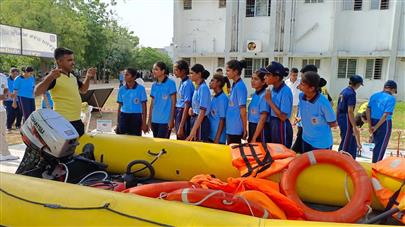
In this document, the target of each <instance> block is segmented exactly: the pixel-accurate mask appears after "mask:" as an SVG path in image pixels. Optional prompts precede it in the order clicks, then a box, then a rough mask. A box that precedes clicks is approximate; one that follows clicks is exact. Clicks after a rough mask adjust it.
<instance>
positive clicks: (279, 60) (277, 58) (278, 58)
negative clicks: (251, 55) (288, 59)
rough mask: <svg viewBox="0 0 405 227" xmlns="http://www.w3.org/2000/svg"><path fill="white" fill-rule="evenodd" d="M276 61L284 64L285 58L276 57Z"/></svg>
mask: <svg viewBox="0 0 405 227" xmlns="http://www.w3.org/2000/svg"><path fill="white" fill-rule="evenodd" d="M274 61H276V62H278V63H280V64H283V57H274Z"/></svg>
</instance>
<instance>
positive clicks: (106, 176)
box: [78, 171, 108, 184]
mask: <svg viewBox="0 0 405 227" xmlns="http://www.w3.org/2000/svg"><path fill="white" fill-rule="evenodd" d="M97 173H102V174H104V178H103V179H102V181H105V180H106V179H107V178H108V173H106V172H105V171H94V172H91V173H89V174H87V175H86V176H85V177H83V178H82V179H81V180H80V181H79V183H78V184H81V183H83V182H84V181H85V180H86V178H88V177H90V176H92V175H94V174H97Z"/></svg>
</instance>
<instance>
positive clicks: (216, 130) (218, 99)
mask: <svg viewBox="0 0 405 227" xmlns="http://www.w3.org/2000/svg"><path fill="white" fill-rule="evenodd" d="M224 85H225V77H224V76H223V75H222V74H219V73H217V74H215V75H214V77H213V78H212V79H211V82H210V88H211V89H212V90H213V91H214V97H213V98H212V100H211V106H210V113H209V115H208V119H209V121H210V138H209V140H210V142H213V143H220V144H225V142H226V134H225V116H226V109H227V108H228V102H229V101H228V96H226V94H225V92H224V91H223V87H224Z"/></svg>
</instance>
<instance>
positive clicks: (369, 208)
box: [345, 152, 373, 222]
mask: <svg viewBox="0 0 405 227" xmlns="http://www.w3.org/2000/svg"><path fill="white" fill-rule="evenodd" d="M346 153H347V152H346ZM349 155H350V154H349ZM350 156H351V155H350ZM345 196H346V199H347V201H349V202H350V200H351V199H350V195H349V181H348V177H347V174H346V176H345ZM366 206H367V213H366V215H365V219H366V222H367V221H368V216H369V215H370V214H371V212H373V208H372V207H371V206H370V205H366Z"/></svg>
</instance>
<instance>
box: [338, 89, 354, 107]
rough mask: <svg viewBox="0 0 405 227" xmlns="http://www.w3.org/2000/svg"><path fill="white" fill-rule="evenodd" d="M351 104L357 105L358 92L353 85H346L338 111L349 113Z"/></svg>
mask: <svg viewBox="0 0 405 227" xmlns="http://www.w3.org/2000/svg"><path fill="white" fill-rule="evenodd" d="M349 106H353V109H354V108H355V107H356V92H355V91H354V89H353V88H352V87H346V88H345V89H343V90H342V91H341V92H340V95H339V100H338V104H337V111H338V113H347V112H348V110H349Z"/></svg>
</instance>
